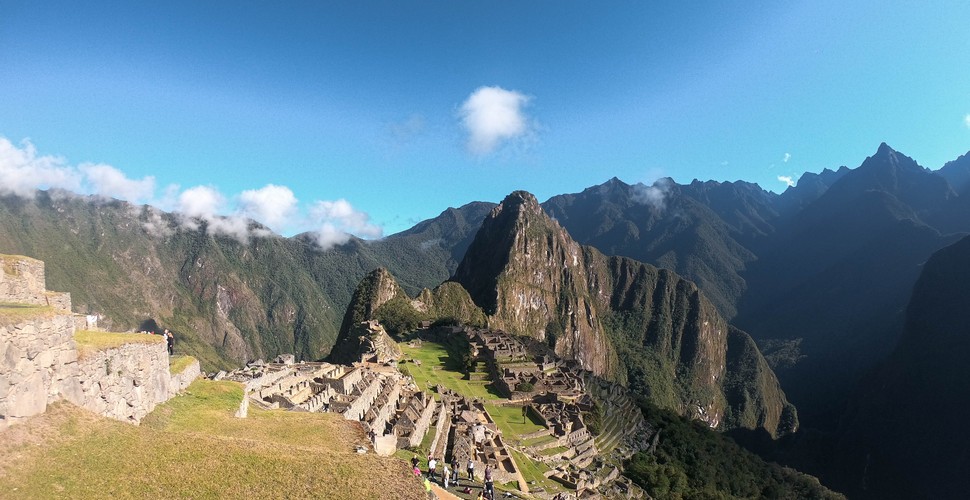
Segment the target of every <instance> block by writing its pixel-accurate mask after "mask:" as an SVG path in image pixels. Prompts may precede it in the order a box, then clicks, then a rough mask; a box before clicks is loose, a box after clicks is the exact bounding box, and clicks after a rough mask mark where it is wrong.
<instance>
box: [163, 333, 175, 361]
mask: <svg viewBox="0 0 970 500" xmlns="http://www.w3.org/2000/svg"><path fill="white" fill-rule="evenodd" d="M165 341H166V342H168V355H169V356H171V355H173V354H175V335H174V334H173V333H172V332H170V331H168V330H167V329H166V330H165Z"/></svg>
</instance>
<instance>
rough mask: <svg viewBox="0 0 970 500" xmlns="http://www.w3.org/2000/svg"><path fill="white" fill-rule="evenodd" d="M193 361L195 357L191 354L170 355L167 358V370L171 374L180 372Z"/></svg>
mask: <svg viewBox="0 0 970 500" xmlns="http://www.w3.org/2000/svg"><path fill="white" fill-rule="evenodd" d="M193 361H195V358H193V357H192V356H172V357H171V358H169V360H168V372H169V373H172V374H176V373H182V372H184V371H185V369H186V368H188V367H189V365H191V364H192V362H193Z"/></svg>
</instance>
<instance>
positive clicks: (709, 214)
mask: <svg viewBox="0 0 970 500" xmlns="http://www.w3.org/2000/svg"><path fill="white" fill-rule="evenodd" d="M759 190H760V188H759ZM762 193H764V192H763V191H762ZM767 200H768V198H767V195H765V196H760V195H758V194H757V193H752V192H751V187H750V185H747V184H744V183H716V182H708V183H701V182H695V183H693V184H691V185H689V186H680V185H676V184H674V183H673V182H672V181H668V182H658V183H657V184H655V185H654V186H649V187H648V186H645V185H643V184H635V185H629V184H626V183H624V182H622V181H620V180H618V179H615V178H614V179H611V180H610V181H608V182H606V183H605V184H602V185H599V186H593V187H591V188H588V189H586V190H584V191H583V192H582V193H577V194H566V195H559V196H554V197H552V198H550V199H549V200H548V201H546V202H545V203H544V204H543V208H544V209H545V210H546V212H547V213H548V214H549V215H550V216H551V217H552V218H554V219H556V220H557V221H558V222H559V223H560V224H562V226H563V227H565V228H566V230H568V231H569V234H570V235H572V236H573V237H574V238H576V240H577V241H578V242H580V243H582V244H584V245H590V246H593V247H596V248H597V249H598V250H600V251H602V252H604V253H606V254H607V255H622V256H625V257H631V258H633V259H636V260H639V261H642V262H649V263H651V264H653V265H655V266H658V267H664V268H667V269H670V270H673V271H675V272H677V273H678V274H680V275H682V276H685V277H687V278H688V279H690V280H692V281H694V282H696V283H697V284H698V285H699V286H700V287H701V288H702V289H703V290H704V292H705V294H706V295H707V296H708V297H710V298H711V301H712V302H714V304H715V305H717V307H718V309H719V310H720V311H721V313H722V314H724V315H725V316H728V317H731V316H733V315H734V314H735V312H736V307H737V303H738V301H739V300H740V297H741V295H742V294H743V293H744V290H745V287H746V285H745V282H744V279H743V278H742V277H741V273H742V271H743V270H744V268H745V266H746V265H747V264H748V263H749V262H751V261H752V260H754V259H755V258H756V256H755V255H754V254H753V253H752V252H751V251H750V250H749V249H748V248H747V247H746V246H745V245H744V244H743V243H742V241H747V240H750V239H754V238H757V235H758V234H761V233H764V232H770V231H771V230H772V228H771V226H770V223H769V222H767V221H768V220H770V219H771V218H772V217H773V214H772V212H771V210H770V209H769V208H768V207H767V206H766V203H767ZM732 203H734V204H735V205H734V208H731V209H727V208H725V207H727V206H729V205H731V204H732ZM708 204H710V205H708ZM745 207H747V208H745ZM715 209H719V210H724V211H726V212H729V213H731V214H734V216H733V217H731V220H730V222H729V221H726V220H725V219H722V218H721V217H720V216H719V215H718V214H717V213H716V212H715Z"/></svg>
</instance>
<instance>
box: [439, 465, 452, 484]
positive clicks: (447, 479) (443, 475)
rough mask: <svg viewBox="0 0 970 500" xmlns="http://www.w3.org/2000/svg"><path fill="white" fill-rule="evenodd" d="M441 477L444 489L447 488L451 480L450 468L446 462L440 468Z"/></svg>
mask: <svg viewBox="0 0 970 500" xmlns="http://www.w3.org/2000/svg"><path fill="white" fill-rule="evenodd" d="M441 479H444V483H445V484H444V486H445V489H446V490H447V489H448V483H449V482H450V481H451V469H449V468H448V462H445V465H444V466H442V468H441Z"/></svg>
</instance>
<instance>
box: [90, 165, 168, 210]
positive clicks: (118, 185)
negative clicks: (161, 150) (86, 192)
mask: <svg viewBox="0 0 970 500" xmlns="http://www.w3.org/2000/svg"><path fill="white" fill-rule="evenodd" d="M78 170H80V171H81V172H82V173H83V174H84V176H85V178H86V180H87V183H88V184H89V185H90V186H91V191H92V192H93V193H94V194H97V195H100V196H106V197H110V198H118V199H122V200H127V201H130V202H132V203H140V202H143V201H148V200H151V199H152V197H153V196H154V195H155V178H154V177H152V176H148V177H144V178H142V179H141V180H134V179H129V178H128V177H127V176H126V175H125V174H124V172H122V171H121V170H118V169H117V168H114V167H112V166H111V165H105V164H103V163H97V164H95V163H82V164H81V165H80V166H78Z"/></svg>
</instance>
